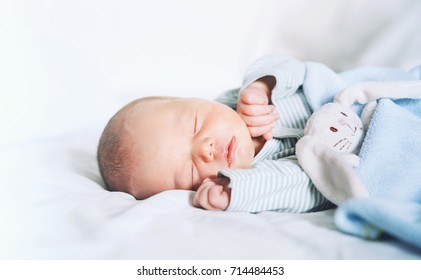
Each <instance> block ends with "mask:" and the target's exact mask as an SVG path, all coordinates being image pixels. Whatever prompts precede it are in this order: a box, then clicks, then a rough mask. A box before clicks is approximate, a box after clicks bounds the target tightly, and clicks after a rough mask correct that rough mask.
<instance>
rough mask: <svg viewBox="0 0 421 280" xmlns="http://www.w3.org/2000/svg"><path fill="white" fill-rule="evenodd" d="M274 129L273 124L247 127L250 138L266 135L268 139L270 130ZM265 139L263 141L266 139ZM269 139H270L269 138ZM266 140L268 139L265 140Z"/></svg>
mask: <svg viewBox="0 0 421 280" xmlns="http://www.w3.org/2000/svg"><path fill="white" fill-rule="evenodd" d="M274 127H275V124H269V125H264V126H249V127H248V129H249V132H250V135H251V137H259V136H262V135H266V134H267V136H266V137H269V135H270V136H271V133H272V129H273V128H274ZM268 133H270V134H268ZM266 137H265V139H266ZM269 139H270V138H269ZM266 140H268V139H266Z"/></svg>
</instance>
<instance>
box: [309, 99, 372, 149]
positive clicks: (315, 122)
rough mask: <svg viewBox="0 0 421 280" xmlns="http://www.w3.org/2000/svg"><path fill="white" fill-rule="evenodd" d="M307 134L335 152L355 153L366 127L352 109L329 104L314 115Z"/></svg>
mask: <svg viewBox="0 0 421 280" xmlns="http://www.w3.org/2000/svg"><path fill="white" fill-rule="evenodd" d="M305 134H307V135H312V136H314V137H316V138H318V139H319V140H321V141H322V143H325V144H326V145H328V146H330V147H331V148H332V149H333V150H335V151H338V152H347V153H355V152H356V151H358V149H359V148H360V146H361V144H362V141H363V139H364V126H363V123H362V121H361V119H360V118H359V117H358V115H357V114H355V112H354V111H352V110H351V109H350V108H347V107H344V106H342V105H340V104H337V103H328V104H325V105H324V106H322V107H321V108H320V109H319V110H317V111H316V112H315V113H313V115H312V116H311V118H310V119H309V121H308V123H307V126H306V129H305Z"/></svg>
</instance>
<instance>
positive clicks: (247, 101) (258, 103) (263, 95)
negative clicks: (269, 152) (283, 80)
mask: <svg viewBox="0 0 421 280" xmlns="http://www.w3.org/2000/svg"><path fill="white" fill-rule="evenodd" d="M270 92H271V89H270V88H269V87H268V85H267V84H266V83H265V82H263V81H261V80H258V81H256V82H254V83H252V84H251V85H249V86H248V87H247V88H245V89H244V90H243V91H242V92H241V93H240V96H239V98H238V104H237V112H238V114H239V115H240V116H241V118H242V119H243V120H244V122H245V123H246V125H247V127H248V129H249V131H250V135H251V137H253V138H254V137H259V136H263V138H265V139H266V140H269V139H270V138H272V128H273V127H274V126H275V124H274V122H275V121H276V120H277V119H278V118H279V116H278V115H277V114H274V112H275V106H273V105H270V104H269V96H270Z"/></svg>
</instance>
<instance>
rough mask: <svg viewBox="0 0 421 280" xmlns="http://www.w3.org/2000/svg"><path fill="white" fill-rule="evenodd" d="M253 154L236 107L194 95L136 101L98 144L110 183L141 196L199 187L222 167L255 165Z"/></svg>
mask: <svg viewBox="0 0 421 280" xmlns="http://www.w3.org/2000/svg"><path fill="white" fill-rule="evenodd" d="M253 157H254V145H253V141H252V139H251V136H250V134H249V131H248V129H247V126H246V125H245V123H244V122H243V120H242V119H241V117H240V116H239V115H238V114H237V112H235V111H234V110H233V109H231V108H229V107H228V106H226V105H223V104H220V103H217V102H213V101H208V100H203V99H193V98H175V97H146V98H142V99H138V100H135V101H133V102H131V103H129V104H127V105H126V106H124V107H123V108H122V109H120V110H119V111H118V112H117V113H116V114H115V115H114V116H113V117H112V118H111V119H110V121H109V122H108V124H107V126H106V127H105V129H104V131H103V133H102V136H101V139H100V141H99V145H98V163H99V168H100V171H101V175H102V177H103V179H104V181H105V183H106V184H107V186H108V188H109V189H110V190H113V191H123V192H127V193H130V194H132V195H133V196H135V197H136V198H137V199H145V198H148V197H150V196H152V195H154V194H157V193H160V192H162V191H165V190H172V189H182V190H195V189H196V188H197V187H198V186H199V185H200V184H201V182H202V181H203V180H204V179H205V178H215V177H216V176H217V174H218V172H219V171H220V170H222V169H229V168H248V167H250V165H251V161H252V159H253Z"/></svg>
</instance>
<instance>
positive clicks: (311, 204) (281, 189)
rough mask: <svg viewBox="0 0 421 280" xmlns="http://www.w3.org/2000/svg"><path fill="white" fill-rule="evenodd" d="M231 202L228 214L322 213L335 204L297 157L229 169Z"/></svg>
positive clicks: (223, 174) (226, 174)
mask: <svg viewBox="0 0 421 280" xmlns="http://www.w3.org/2000/svg"><path fill="white" fill-rule="evenodd" d="M220 176H226V177H228V178H230V188H231V201H230V205H229V207H228V208H227V210H226V211H241V212H251V213H255V212H261V211H268V210H272V211H282V212H291V213H303V212H312V211H320V210H323V209H327V208H330V207H332V204H331V203H330V202H329V201H328V200H327V199H326V198H324V196H323V195H322V194H321V193H320V192H319V191H318V190H317V189H316V188H315V187H314V185H313V184H312V183H311V181H310V179H309V178H308V176H307V175H306V174H305V172H304V171H303V170H302V169H301V167H300V166H299V165H298V161H297V160H296V158H295V156H292V157H288V158H282V159H278V160H263V161H260V162H258V163H257V164H255V165H254V166H253V167H252V168H251V169H228V170H222V171H220Z"/></svg>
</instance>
